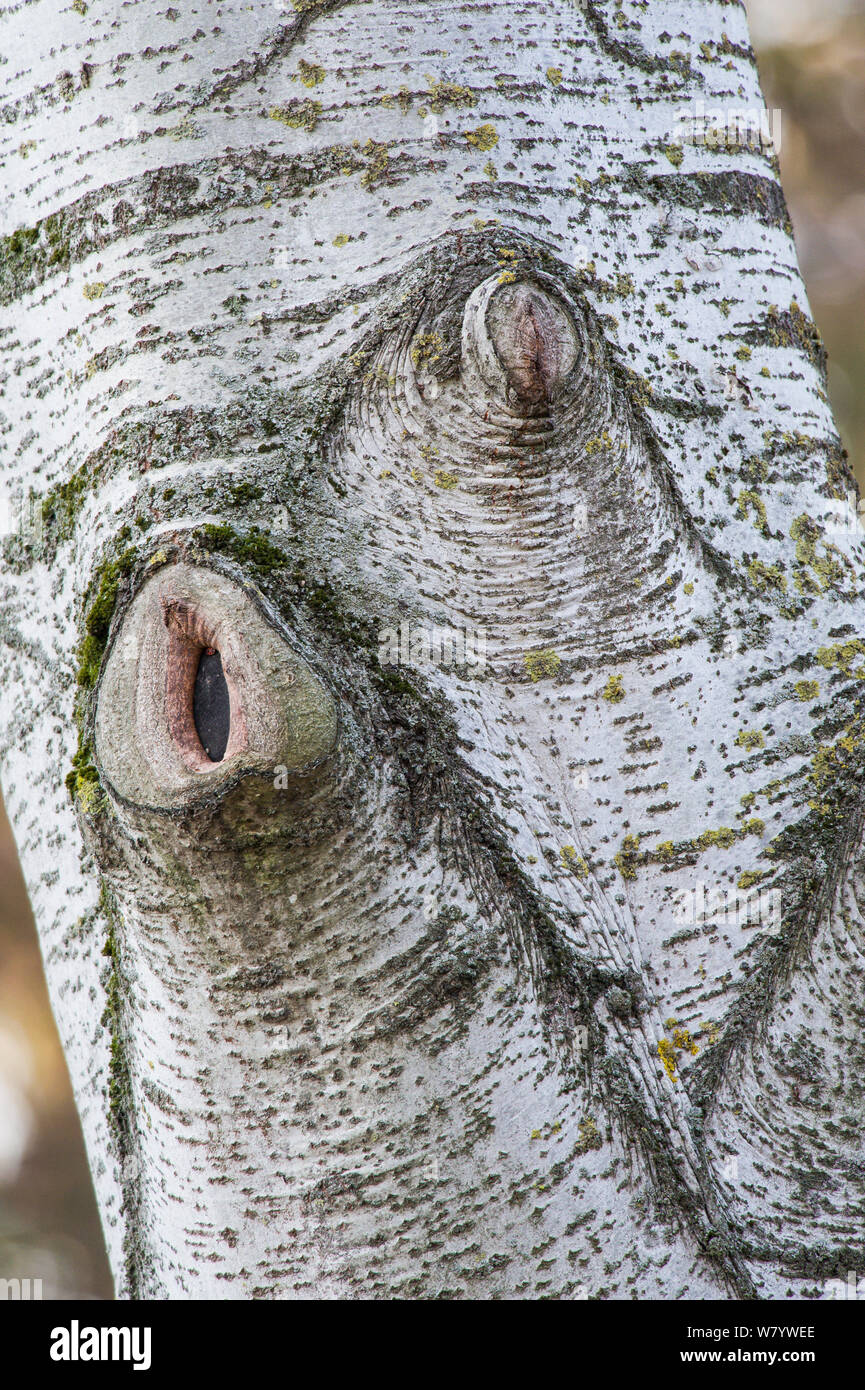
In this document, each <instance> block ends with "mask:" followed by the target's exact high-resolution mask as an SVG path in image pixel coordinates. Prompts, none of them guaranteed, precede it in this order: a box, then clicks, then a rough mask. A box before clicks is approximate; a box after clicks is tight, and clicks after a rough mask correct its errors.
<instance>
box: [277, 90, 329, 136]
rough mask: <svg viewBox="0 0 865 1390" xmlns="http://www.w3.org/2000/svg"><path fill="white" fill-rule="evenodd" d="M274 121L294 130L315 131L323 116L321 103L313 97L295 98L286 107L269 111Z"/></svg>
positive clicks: (278, 107)
mask: <svg viewBox="0 0 865 1390" xmlns="http://www.w3.org/2000/svg"><path fill="white" fill-rule="evenodd" d="M267 114H268V116H269V117H270V119H271V120H272V121H279V122H280V123H281V124H282V125H287V126H290V127H291V129H292V130H315V127H316V126H317V124H318V118H319V116H320V115H321V102H320V101H313V99H312V97H302V98H300V97H293V98H292V100H291V101H288V102H286V104H285V105H284V106H272V107H271V108H270V110H269V111H268V113H267Z"/></svg>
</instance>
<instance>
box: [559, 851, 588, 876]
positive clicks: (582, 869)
mask: <svg viewBox="0 0 865 1390" xmlns="http://www.w3.org/2000/svg"><path fill="white" fill-rule="evenodd" d="M559 854H560V856H561V860H562V868H563V869H567V870H568V871H569V873H572V874H576V876H577V878H586V876H587V875H588V872H589V866H588V864H587V863H586V861H585V859H583V857H582V855H579V854H577V851H576V850H575V848H574V846H573V845H562V848H561V849H560V850H559Z"/></svg>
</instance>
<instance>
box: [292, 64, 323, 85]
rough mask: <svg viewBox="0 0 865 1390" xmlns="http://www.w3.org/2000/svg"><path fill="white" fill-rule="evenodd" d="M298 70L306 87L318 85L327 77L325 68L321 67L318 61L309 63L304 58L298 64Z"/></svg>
mask: <svg viewBox="0 0 865 1390" xmlns="http://www.w3.org/2000/svg"><path fill="white" fill-rule="evenodd" d="M297 71H298V74H299V76H300V80H301V82H302V83H303V85H304V87H317V86H318V84H319V83H320V82H323V81H324V79H325V78H326V77H327V73H326V72H325V70H324V68H320V67H319V66H318V63H307V62H306V61H305V60H304V59H303V58H301V59H300V61H299V63H298V65H297Z"/></svg>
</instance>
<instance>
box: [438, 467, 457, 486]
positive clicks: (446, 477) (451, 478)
mask: <svg viewBox="0 0 865 1390" xmlns="http://www.w3.org/2000/svg"><path fill="white" fill-rule="evenodd" d="M433 482H434V483H435V485H436V487H442V488H444V489H445V491H446V492H447V491H449V490H450V489H451V488H454V487H456V486H457V482H458V479H457V476H456V474H455V473H447V472H445V470H444V469H443V468H437V469H436V471H435V476H434V478H433Z"/></svg>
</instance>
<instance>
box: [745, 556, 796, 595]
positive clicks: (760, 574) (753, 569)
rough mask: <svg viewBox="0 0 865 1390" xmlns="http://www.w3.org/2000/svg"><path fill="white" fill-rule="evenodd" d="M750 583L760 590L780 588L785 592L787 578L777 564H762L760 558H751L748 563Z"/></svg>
mask: <svg viewBox="0 0 865 1390" xmlns="http://www.w3.org/2000/svg"><path fill="white" fill-rule="evenodd" d="M748 575H749V578H750V580H751V583H752V584H753V585H754V587H755V588H756V589H759V590H760V591H761V592H762V591H763V590H765V589H780V590H781V591H782V592H783V593H786V592H787V580H786V579H785V578H784V576H783V574H782V573H781V571H780V570H779V569H778V567H777V565H764V563H763V561H762V560H752V561H751V563H750V564H749V565H748Z"/></svg>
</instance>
